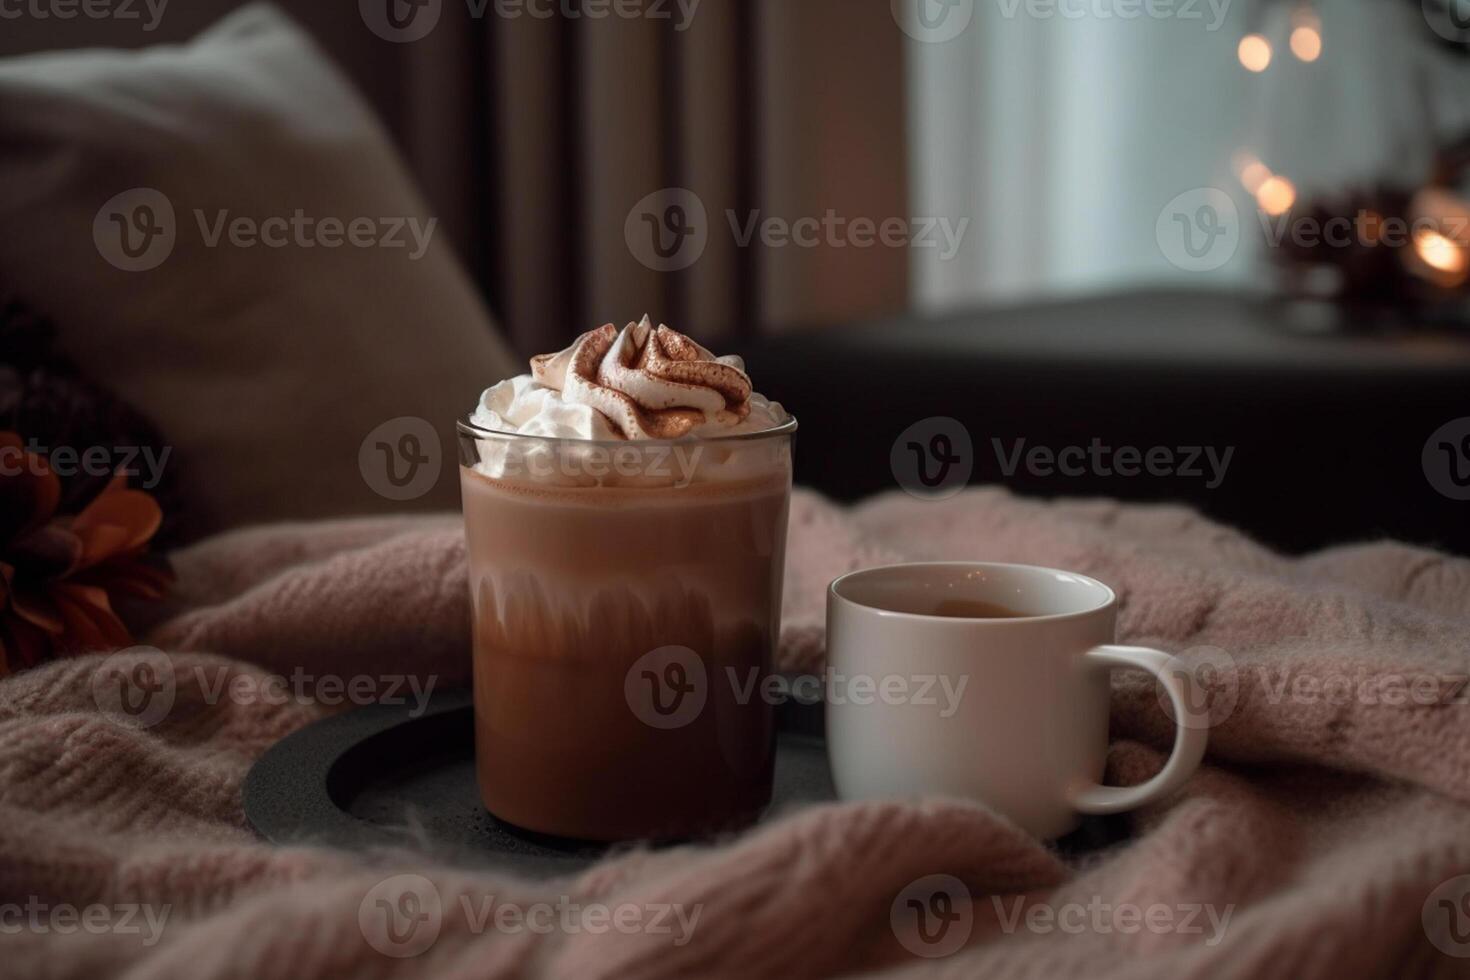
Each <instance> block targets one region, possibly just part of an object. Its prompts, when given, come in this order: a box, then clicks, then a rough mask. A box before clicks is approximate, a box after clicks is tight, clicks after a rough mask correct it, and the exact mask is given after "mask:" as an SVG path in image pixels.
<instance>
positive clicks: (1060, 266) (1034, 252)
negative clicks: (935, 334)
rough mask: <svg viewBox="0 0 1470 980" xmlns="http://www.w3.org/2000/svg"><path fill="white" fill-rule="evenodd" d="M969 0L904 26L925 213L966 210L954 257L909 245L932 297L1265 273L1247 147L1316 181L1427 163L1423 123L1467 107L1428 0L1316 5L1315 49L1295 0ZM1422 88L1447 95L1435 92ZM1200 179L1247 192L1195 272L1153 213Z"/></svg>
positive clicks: (1308, 188)
mask: <svg viewBox="0 0 1470 980" xmlns="http://www.w3.org/2000/svg"><path fill="white" fill-rule="evenodd" d="M920 2H931V0H920ZM961 2H968V0H961ZM974 4H975V11H974V18H973V21H972V22H971V23H970V25H969V27H968V28H967V29H966V30H965V31H964V32H963V33H962V34H960V36H959V37H957V38H954V39H953V40H949V41H944V42H942V43H930V42H921V41H917V40H909V41H908V42H907V49H906V54H907V56H908V75H909V90H910V99H911V105H910V126H911V132H910V148H911V161H910V163H911V171H910V172H911V174H912V177H911V181H912V186H911V191H912V195H913V202H914V205H913V206H914V210H915V213H916V214H920V215H926V216H936V217H938V216H950V217H970V218H972V222H971V227H970V230H969V233H968V235H967V237H966V240H965V242H964V244H963V246H962V248H961V250H960V253H959V254H958V255H957V256H955V257H954V258H953V259H952V260H950V261H944V260H943V259H942V258H941V256H940V255H939V254H937V251H936V250H932V249H929V250H915V252H914V258H913V269H912V271H913V283H914V294H915V301H916V303H917V305H919V306H920V307H921V308H924V309H929V310H934V309H940V308H944V307H948V306H955V305H970V304H973V303H975V302H976V301H977V300H987V301H989V300H996V299H1009V298H1017V297H1025V296H1034V295H1038V294H1059V293H1068V292H1091V291H1097V290H1100V289H1107V288H1119V287H1126V286H1132V285H1140V284H1159V283H1173V284H1193V285H1202V286H1226V285H1236V286H1238V285H1246V286H1255V285H1259V284H1261V283H1262V282H1263V281H1264V278H1265V277H1263V276H1262V275H1261V268H1260V264H1259V261H1258V260H1259V253H1260V249H1261V247H1262V246H1261V244H1260V243H1261V241H1262V239H1263V237H1264V236H1263V235H1262V234H1261V229H1260V227H1259V221H1260V218H1259V215H1258V212H1257V211H1256V209H1255V207H1254V205H1253V204H1252V202H1251V199H1250V197H1249V196H1248V195H1247V194H1246V193H1245V192H1244V191H1243V190H1242V188H1241V183H1240V180H1239V177H1238V174H1237V172H1236V160H1238V156H1237V154H1238V152H1239V151H1241V150H1242V149H1246V150H1249V151H1251V152H1252V153H1254V154H1256V155H1258V156H1259V157H1261V158H1262V159H1264V160H1266V161H1267V163H1268V164H1269V165H1270V166H1271V167H1272V169H1273V171H1274V172H1276V173H1281V174H1284V175H1287V176H1289V177H1290V179H1292V180H1293V182H1294V183H1296V184H1297V185H1298V187H1299V189H1300V191H1301V192H1302V193H1303V194H1306V193H1311V192H1314V191H1317V190H1327V189H1331V188H1339V187H1342V186H1344V184H1345V183H1347V182H1353V181H1368V180H1372V179H1374V178H1376V177H1379V176H1384V175H1386V173H1385V172H1388V173H1390V174H1391V175H1395V176H1408V174H1409V173H1410V172H1411V171H1416V170H1417V171H1418V172H1420V174H1421V175H1422V172H1423V171H1424V169H1425V168H1426V167H1427V164H1428V149H1429V146H1430V141H1429V138H1428V136H1427V135H1426V129H1427V127H1431V126H1438V127H1440V128H1448V129H1453V126H1452V125H1451V123H1453V122H1454V120H1452V119H1450V118H1449V117H1450V116H1459V117H1460V118H1461V119H1463V117H1464V114H1465V110H1464V109H1463V108H1456V106H1461V107H1463V105H1464V104H1465V101H1466V100H1464V99H1463V97H1462V93H1463V92H1464V91H1465V87H1464V86H1465V77H1464V72H1465V65H1464V64H1462V62H1470V59H1467V58H1459V59H1455V57H1454V56H1453V55H1444V54H1442V53H1440V52H1438V51H1433V50H1432V44H1431V42H1430V35H1429V32H1428V29H1427V27H1426V24H1425V22H1424V21H1423V19H1422V18H1421V17H1420V16H1419V14H1418V10H1417V4H1410V3H1405V2H1403V0H1325V3H1319V5H1318V9H1319V13H1320V16H1321V19H1322V22H1323V26H1322V35H1323V39H1324V47H1323V52H1322V55H1321V57H1320V58H1319V59H1318V60H1317V61H1315V62H1313V63H1310V64H1308V63H1304V62H1301V61H1299V60H1298V59H1296V58H1294V57H1292V56H1291V54H1290V53H1289V51H1288V46H1287V35H1288V32H1289V24H1288V19H1289V17H1290V9H1291V8H1290V6H1289V5H1288V4H1285V3H1277V4H1261V3H1247V2H1245V0H1234V2H1231V0H1215V2H1214V3H1213V4H1211V3H1210V2H1209V0H1199V2H1197V3H1189V4H1188V5H1187V7H1188V10H1189V11H1190V12H1191V13H1192V14H1194V15H1195V16H1190V17H1186V16H1178V15H1177V13H1178V12H1180V11H1182V10H1184V9H1185V8H1186V0H1175V2H1174V3H1173V4H1172V5H1171V6H1170V7H1169V8H1168V9H1172V10H1174V11H1175V12H1176V16H1169V17H1152V18H1151V17H1149V16H1148V15H1147V14H1146V13H1144V14H1141V15H1140V16H1137V17H1136V18H1134V19H1123V18H1122V17H1120V16H1118V13H1119V12H1120V11H1124V10H1127V9H1130V8H1129V6H1128V4H1127V2H1126V0H1055V3H1054V4H1052V3H1051V2H1050V0H1048V2H1046V3H1035V2H1033V3H1031V4H1029V5H1028V3H1027V0H974ZM1140 6H1142V5H1141V4H1135V5H1134V7H1133V8H1132V9H1136V8H1138V7H1140ZM1159 7H1160V9H1163V5H1159ZM1324 8H1326V9H1324ZM1028 10H1030V11H1031V12H1029V13H1028ZM1048 10H1049V11H1051V14H1050V15H1049V16H1047V15H1045V12H1046V11H1048ZM1038 12H1040V13H1042V16H1037V13H1038ZM1079 13H1080V15H1079ZM1068 15H1070V16H1068ZM1250 31H1261V32H1264V33H1265V34H1266V35H1267V36H1268V38H1270V40H1271V42H1272V43H1273V45H1274V57H1273V60H1272V64H1271V66H1270V67H1269V68H1268V69H1267V70H1266V71H1265V72H1263V73H1260V74H1252V73H1250V72H1247V71H1246V70H1245V69H1243V68H1242V67H1241V65H1240V63H1239V62H1238V61H1237V57H1236V46H1237V44H1238V42H1239V41H1240V39H1241V37H1242V36H1243V35H1244V34H1246V33H1247V32H1250ZM1446 58H1448V59H1450V60H1449V61H1448V62H1447V61H1446ZM1448 76H1452V77H1448ZM1421 83H1422V84H1421ZM1425 90H1428V91H1430V92H1431V93H1438V96H1439V97H1437V98H1436V100H1435V102H1434V104H1433V105H1428V104H1426V102H1425V98H1424V95H1423V92H1424V91H1425ZM1441 97H1442V98H1441ZM1208 187H1214V188H1219V189H1221V190H1223V191H1225V192H1227V193H1228V194H1230V196H1231V197H1232V198H1233V199H1234V200H1235V201H1236V203H1237V206H1238V214H1239V219H1240V221H1241V222H1242V225H1241V236H1240V247H1239V249H1238V250H1237V252H1236V254H1235V255H1234V257H1233V258H1232V259H1231V260H1230V261H1229V262H1226V263H1225V264H1224V265H1223V266H1222V267H1220V268H1218V269H1213V270H1210V271H1208V272H1187V271H1183V270H1181V269H1179V268H1176V267H1175V266H1174V265H1172V264H1171V263H1170V262H1169V260H1168V259H1167V258H1166V257H1165V255H1164V253H1163V250H1162V249H1161V247H1160V245H1159V242H1158V240H1157V238H1156V235H1155V222H1156V220H1157V219H1158V217H1159V214H1160V212H1161V210H1162V209H1163V208H1164V207H1165V205H1166V204H1167V203H1168V202H1169V201H1170V200H1171V199H1172V198H1174V197H1175V196H1176V195H1178V194H1181V193H1183V192H1185V191H1189V190H1193V189H1196V188H1208Z"/></svg>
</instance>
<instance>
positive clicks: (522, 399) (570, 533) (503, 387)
mask: <svg viewBox="0 0 1470 980" xmlns="http://www.w3.org/2000/svg"><path fill="white" fill-rule="evenodd" d="M795 432H796V421H795V420H794V419H792V418H791V417H790V416H789V415H788V414H787V413H786V412H785V411H784V410H783V409H782V408H781V406H780V405H779V404H776V403H774V402H770V401H767V400H766V399H765V398H763V397H762V396H761V395H759V394H757V393H755V392H754V391H753V390H752V387H751V382H750V379H749V377H748V376H747V375H746V373H745V370H744V365H743V363H742V362H741V361H740V359H739V358H735V357H716V356H715V355H713V354H712V353H710V352H709V351H708V350H706V349H705V348H703V347H701V346H699V345H698V344H696V343H694V342H693V341H691V340H690V339H689V338H688V337H685V336H684V335H683V334H680V333H678V332H676V331H674V330H671V329H669V328H668V327H664V326H659V327H654V326H653V325H652V324H650V323H649V321H648V319H647V318H646V317H645V318H644V320H643V321H642V322H641V323H630V324H628V325H627V326H626V327H625V328H623V329H622V330H618V329H617V328H615V327H614V326H613V325H611V324H608V325H607V326H604V327H601V328H599V329H597V330H593V331H590V332H588V333H586V334H583V335H582V336H581V337H579V338H577V340H576V341H575V342H574V343H573V344H572V346H571V347H569V348H567V349H566V350H564V351H562V352H560V353H558V354H548V355H543V356H540V357H536V358H533V359H532V361H531V373H530V374H529V375H522V376H520V377H517V378H513V379H511V380H509V381H505V382H502V383H501V384H498V385H496V386H495V387H493V388H491V389H490V390H489V391H487V392H486V393H485V394H484V396H483V397H482V399H481V404H480V406H479V408H478V410H477V411H476V412H475V413H474V414H473V415H471V416H470V417H469V418H468V419H466V420H465V421H463V422H461V423H460V425H459V446H460V462H461V468H460V477H461V486H462V490H463V495H464V515H465V533H466V537H467V540H468V546H469V579H470V589H471V595H472V598H473V608H474V678H475V680H474V686H475V736H476V759H477V767H478V770H479V782H480V793H481V796H482V797H483V799H484V802H485V805H486V807H487V808H488V809H489V810H490V812H491V813H492V814H494V815H495V816H496V817H498V818H499V819H501V820H503V821H505V822H506V823H509V824H511V825H513V826H516V827H520V828H523V829H525V830H530V831H534V832H538V833H542V834H550V835H554V836H558V837H568V838H577V839H584V840H596V841H621V840H633V839H651V840H660V839H686V838H690V837H694V836H698V835H701V834H705V833H709V832H713V831H718V830H721V829H726V828H730V827H733V826H738V825H740V824H742V823H745V822H748V821H749V820H751V819H753V818H754V817H755V816H756V815H758V814H759V813H760V811H761V810H762V809H763V808H764V807H765V805H766V804H767V803H768V802H769V801H770V795H771V774H772V767H773V764H774V759H775V733H774V718H773V709H772V707H771V705H770V704H769V703H768V702H767V701H765V700H763V699H762V696H761V694H762V690H763V686H762V683H761V682H762V681H763V680H764V678H765V676H766V675H767V674H768V673H769V671H770V670H771V660H772V653H773V650H774V648H775V644H776V640H777V636H778V634H779V630H780V617H781V576H782V570H783V565H784V561H785V550H786V518H787V509H788V504H789V500H790V495H791V461H792V437H793V435H794V434H795Z"/></svg>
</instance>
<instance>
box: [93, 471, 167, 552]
mask: <svg viewBox="0 0 1470 980" xmlns="http://www.w3.org/2000/svg"><path fill="white" fill-rule="evenodd" d="M125 481H126V478H125V477H119V478H117V479H115V480H113V482H112V483H110V484H108V486H107V489H105V490H103V491H102V492H101V493H100V494H98V495H97V498H96V499H95V500H93V501H92V502H91V503H90V504H88V505H87V506H86V508H85V509H83V511H82V512H81V513H80V514H78V515H77V516H76V517H74V518H72V520H71V522H70V526H71V530H72V533H74V534H76V535H77V537H79V538H81V540H82V545H83V553H82V561H81V567H87V566H90V565H95V564H97V563H98V562H100V561H104V560H106V559H107V558H110V557H111V556H113V555H117V554H123V553H126V552H131V551H137V550H141V549H142V548H143V546H144V545H146V544H147V543H148V541H149V539H150V538H152V537H153V535H154V533H155V532H157V530H158V527H159V525H160V524H161V523H162V522H163V511H162V509H160V508H159V506H158V501H156V500H154V499H153V497H152V496H151V495H150V494H148V493H146V492H144V491H142V490H129V489H127V487H126V485H125Z"/></svg>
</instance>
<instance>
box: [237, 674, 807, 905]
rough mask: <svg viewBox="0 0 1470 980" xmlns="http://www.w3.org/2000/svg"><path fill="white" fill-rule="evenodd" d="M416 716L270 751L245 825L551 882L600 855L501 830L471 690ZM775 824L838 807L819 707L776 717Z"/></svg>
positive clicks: (284, 838) (352, 727)
mask: <svg viewBox="0 0 1470 980" xmlns="http://www.w3.org/2000/svg"><path fill="white" fill-rule="evenodd" d="M412 712H413V707H412V706H411V705H370V706H367V707H363V708H357V709H355V710H353V711H350V712H347V713H345V714H341V715H335V716H333V717H331V718H326V719H323V720H322V721H318V722H315V723H314V724H311V725H308V726H307V727H305V728H303V729H301V730H300V731H298V732H295V733H293V734H291V735H289V736H287V737H286V738H284V739H282V740H281V741H280V742H279V743H277V744H276V745H274V746H272V747H271V748H270V749H269V750H268V751H267V752H266V753H265V754H264V755H262V756H261V757H260V759H259V760H257V761H256V763H255V765H254V767H252V768H251V770H250V772H249V774H248V775H247V776H246V778H245V787H244V808H245V819H246V820H247V821H249V823H250V826H251V827H253V828H254V829H255V831H256V833H258V834H260V836H262V837H264V838H265V839H266V840H268V841H271V842H273V843H277V844H326V845H331V846H335V847H342V848H347V849H351V850H366V849H369V848H383V847H393V846H400V847H401V846H411V847H414V848H418V849H424V848H428V849H430V850H432V851H433V852H434V853H436V854H439V855H441V856H443V857H445V858H446V859H450V860H455V861H458V862H461V863H471V864H479V865H484V866H489V867H494V868H500V869H505V870H511V871H515V872H518V873H522V874H528V875H535V876H548V875H557V874H564V873H568V872H574V871H577V870H580V869H581V868H583V867H586V866H587V865H590V864H592V863H593V862H594V861H596V860H597V859H598V858H600V857H603V856H604V855H606V854H607V853H608V850H609V848H608V847H606V846H603V845H597V844H588V843H585V842H575V841H564V840H558V839H556V838H548V837H543V836H539V835H533V834H529V833H527V832H525V831H521V830H518V829H516V828H514V827H511V826H509V825H508V824H504V823H502V822H500V821H499V820H496V819H495V818H494V817H493V816H491V815H490V813H489V812H488V811H486V809H485V807H484V805H483V804H482V803H481V802H480V794H479V789H478V787H477V785H476V782H475V757H474V708H473V704H472V700H471V696H470V693H469V692H468V691H453V692H444V693H440V694H436V695H434V696H433V697H432V698H430V700H429V703H428V706H427V709H426V710H425V711H424V712H423V713H422V714H420V715H418V716H417V717H412V716H411V715H412ZM777 725H778V729H779V737H778V740H777V749H776V774H775V786H774V789H773V794H772V802H771V805H770V807H769V808H768V809H767V811H766V812H767V814H770V813H775V812H784V811H787V810H790V809H791V808H792V807H795V806H801V805H804V804H808V803H813V802H821V801H827V800H831V799H833V798H834V793H833V789H832V776H831V772H830V770H829V769H828V766H827V752H826V746H825V743H824V742H823V740H822V736H821V733H822V706H821V705H820V704H803V703H800V702H797V701H790V702H787V703H786V704H783V705H781V706H780V707H779V708H778V709H777Z"/></svg>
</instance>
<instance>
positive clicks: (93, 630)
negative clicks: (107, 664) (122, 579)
mask: <svg viewBox="0 0 1470 980" xmlns="http://www.w3.org/2000/svg"><path fill="white" fill-rule="evenodd" d="M51 597H52V598H53V599H54V600H55V601H56V605H57V608H59V609H60V610H61V613H62V616H63V617H64V619H65V621H66V633H65V638H64V640H63V642H62V644H61V646H62V647H63V648H64V649H65V650H66V652H68V653H89V652H92V651H96V650H115V649H117V648H119V647H124V646H127V645H128V644H129V643H131V642H132V634H130V633H129V632H128V628H127V627H126V626H124V625H123V624H122V620H120V619H118V618H117V614H116V613H114V612H113V611H112V603H111V602H110V601H109V600H108V598H107V593H106V592H105V591H104V590H102V589H98V588H94V587H91V586H85V585H70V584H62V585H57V586H55V587H53V588H52V590H51Z"/></svg>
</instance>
